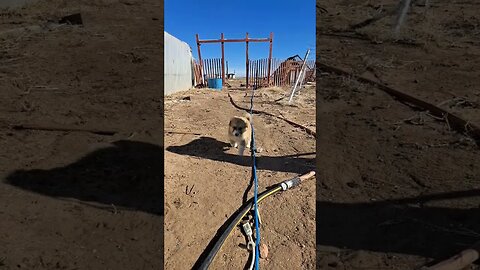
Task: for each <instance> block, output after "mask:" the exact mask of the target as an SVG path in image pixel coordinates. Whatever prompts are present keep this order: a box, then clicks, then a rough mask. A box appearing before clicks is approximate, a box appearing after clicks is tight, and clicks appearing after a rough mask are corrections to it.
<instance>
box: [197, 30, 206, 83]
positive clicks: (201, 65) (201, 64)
mask: <svg viewBox="0 0 480 270" xmlns="http://www.w3.org/2000/svg"><path fill="white" fill-rule="evenodd" d="M196 37H197V48H198V61H199V62H200V76H201V77H202V84H203V85H205V80H204V76H203V62H202V54H201V53H200V42H199V38H198V34H196Z"/></svg>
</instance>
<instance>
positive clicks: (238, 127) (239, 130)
mask: <svg viewBox="0 0 480 270" xmlns="http://www.w3.org/2000/svg"><path fill="white" fill-rule="evenodd" d="M251 121H252V119H251V118H250V114H245V115H244V116H243V117H240V116H234V117H232V118H231V119H230V123H229V124H228V139H229V140H230V145H231V146H232V147H238V155H240V156H243V151H244V150H245V147H247V148H250V142H251V141H252V127H251V125H250V122H251Z"/></svg>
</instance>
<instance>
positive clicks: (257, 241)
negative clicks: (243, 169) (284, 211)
mask: <svg viewBox="0 0 480 270" xmlns="http://www.w3.org/2000/svg"><path fill="white" fill-rule="evenodd" d="M255 88H256V87H252V96H251V98H250V119H251V120H252V121H251V123H250V124H251V125H252V142H251V146H250V152H251V153H252V175H253V183H254V189H253V192H254V196H253V205H254V208H253V209H254V212H255V215H254V216H255V270H258V269H259V261H260V256H259V254H260V252H259V245H260V226H259V225H258V198H257V194H258V179H257V164H256V156H255V150H256V148H255V130H254V128H253V117H252V115H253V96H254V95H255Z"/></svg>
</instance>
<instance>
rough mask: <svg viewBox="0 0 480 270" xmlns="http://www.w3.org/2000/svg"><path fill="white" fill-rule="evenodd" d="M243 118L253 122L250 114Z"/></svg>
mask: <svg viewBox="0 0 480 270" xmlns="http://www.w3.org/2000/svg"><path fill="white" fill-rule="evenodd" d="M243 117H245V118H247V119H248V121H250V122H252V116H251V115H250V113H245V114H244V115H243Z"/></svg>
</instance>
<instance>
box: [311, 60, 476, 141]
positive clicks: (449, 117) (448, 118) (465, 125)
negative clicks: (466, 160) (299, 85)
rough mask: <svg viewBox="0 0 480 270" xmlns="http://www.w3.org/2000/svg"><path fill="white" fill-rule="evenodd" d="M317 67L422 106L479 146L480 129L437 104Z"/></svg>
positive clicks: (324, 65) (323, 65) (349, 74)
mask: <svg viewBox="0 0 480 270" xmlns="http://www.w3.org/2000/svg"><path fill="white" fill-rule="evenodd" d="M317 67H318V68H319V69H323V70H324V71H328V72H331V73H335V74H338V75H340V76H344V77H349V78H353V79H355V80H357V81H359V82H362V83H366V84H370V85H373V86H375V87H377V88H378V89H380V90H382V91H384V92H385V93H387V94H389V95H391V96H393V97H395V98H396V99H398V100H400V101H402V102H404V103H407V104H412V105H413V106H415V107H419V108H422V109H423V110H425V111H428V112H429V113H430V114H432V115H435V116H437V117H440V118H444V119H445V122H446V123H447V125H448V126H449V128H452V129H454V130H456V131H458V132H460V133H464V134H467V135H468V136H470V137H471V138H472V139H474V140H475V142H476V143H477V145H479V146H480V129H479V128H478V127H477V126H475V125H473V124H471V123H469V122H468V121H465V120H464V119H462V118H460V117H458V116H456V115H453V114H452V113H450V112H448V111H446V110H443V109H441V108H439V107H437V106H435V105H433V104H431V103H428V102H426V101H423V100H421V99H418V98H416V97H413V96H410V95H408V94H406V93H404V92H401V91H398V90H395V89H393V88H391V87H389V86H386V85H384V84H382V83H379V82H376V81H373V80H371V79H368V78H365V77H362V76H358V75H354V74H352V73H350V72H348V71H345V70H343V69H340V68H337V67H332V66H329V65H326V64H323V63H320V62H317Z"/></svg>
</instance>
